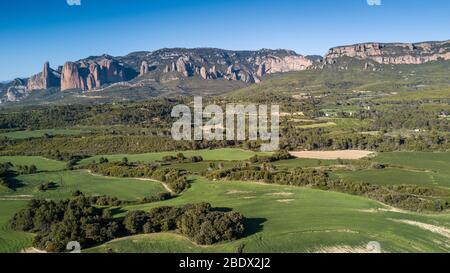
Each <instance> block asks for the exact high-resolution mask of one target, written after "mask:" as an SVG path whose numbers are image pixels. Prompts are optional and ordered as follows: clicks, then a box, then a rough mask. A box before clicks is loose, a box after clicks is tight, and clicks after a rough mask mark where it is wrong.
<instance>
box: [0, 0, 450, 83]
mask: <svg viewBox="0 0 450 273" xmlns="http://www.w3.org/2000/svg"><path fill="white" fill-rule="evenodd" d="M66 1H68V0H46V1H45V0H41V1H39V0H5V1H0V37H1V40H0V81H3V80H9V79H13V78H15V77H24V76H29V75H31V74H34V73H36V72H38V71H39V70H41V68H42V65H43V63H44V62H45V61H47V60H48V61H50V63H51V65H52V66H53V67H56V66H58V65H61V64H63V63H64V62H65V61H67V60H78V59H80V58H84V57H87V56H91V55H100V54H103V53H108V54H111V55H125V54H127V53H129V52H132V51H140V50H155V49H159V48H163V47H219V48H226V49H260V48H287V49H293V50H295V51H297V52H298V53H301V54H305V55H306V54H319V55H323V54H325V52H326V51H327V50H328V49H329V48H330V47H333V46H337V45H344V44H353V43H358V42H368V41H382V42H397V41H398V42H416V41H428V40H447V39H450V16H448V14H449V13H450V1H448V0H429V1H426V0H421V1H419V0H381V5H380V6H370V5H368V3H367V0H277V1H276V0H184V1H183V0H81V5H79V6H77V5H72V6H70V5H68V3H67V2H66ZM69 1H78V0H69ZM370 1H379V0H370Z"/></svg>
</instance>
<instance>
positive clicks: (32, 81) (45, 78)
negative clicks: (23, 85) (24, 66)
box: [27, 62, 61, 90]
mask: <svg viewBox="0 0 450 273" xmlns="http://www.w3.org/2000/svg"><path fill="white" fill-rule="evenodd" d="M60 79H61V75H60V73H59V72H58V71H55V70H53V69H51V68H50V63H49V62H46V63H45V64H44V68H43V69H42V72H41V73H39V74H36V75H34V76H31V77H30V78H29V79H28V85H27V88H28V90H40V89H48V88H51V87H58V86H59V85H60Z"/></svg>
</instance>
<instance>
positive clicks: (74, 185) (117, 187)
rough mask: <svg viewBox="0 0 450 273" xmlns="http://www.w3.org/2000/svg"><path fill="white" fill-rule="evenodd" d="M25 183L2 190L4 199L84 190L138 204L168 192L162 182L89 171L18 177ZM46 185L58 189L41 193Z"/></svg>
mask: <svg viewBox="0 0 450 273" xmlns="http://www.w3.org/2000/svg"><path fill="white" fill-rule="evenodd" d="M15 179H16V180H17V181H19V183H21V184H23V185H22V186H20V187H19V188H17V189H16V190H15V191H12V190H9V191H5V190H4V191H0V198H2V197H4V198H5V197H8V198H11V197H13V196H27V197H28V198H32V197H33V198H46V199H57V200H60V199H65V198H68V197H70V196H71V195H72V193H73V192H75V191H77V190H80V191H82V192H83V193H84V194H86V195H109V196H113V197H117V198H119V199H121V200H129V201H135V200H137V199H139V198H142V197H149V196H153V195H155V194H158V193H162V192H165V190H164V188H163V186H162V185H161V184H160V183H159V182H153V181H146V180H138V179H133V178H112V177H102V176H95V175H91V174H90V173H88V172H87V171H84V170H83V171H61V172H48V173H38V174H32V175H21V176H18V177H16V178H15ZM44 182H55V183H57V185H58V187H57V188H56V189H54V190H49V191H46V192H39V191H37V190H36V188H37V186H39V185H40V184H42V183H44Z"/></svg>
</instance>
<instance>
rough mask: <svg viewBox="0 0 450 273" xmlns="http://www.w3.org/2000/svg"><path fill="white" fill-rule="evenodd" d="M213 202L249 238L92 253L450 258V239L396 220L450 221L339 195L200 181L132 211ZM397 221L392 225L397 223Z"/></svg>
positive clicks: (149, 238) (172, 238)
mask: <svg viewBox="0 0 450 273" xmlns="http://www.w3.org/2000/svg"><path fill="white" fill-rule="evenodd" d="M193 202H210V203H211V204H212V205H213V206H214V207H223V208H233V209H235V210H237V211H239V212H241V213H243V214H244V215H245V216H246V217H247V218H248V221H247V226H248V236H247V237H245V238H243V239H241V240H238V241H235V242H231V243H223V244H219V245H214V246H210V247H200V246H195V245H194V244H193V243H191V242H189V241H188V240H186V239H184V238H180V237H179V236H177V235H174V234H153V235H140V236H137V237H130V238H126V239H120V240H117V241H113V242H110V243H107V244H104V245H102V246H100V247H97V248H94V249H90V250H89V251H90V252H97V251H98V252H104V251H105V250H106V249H108V248H111V249H113V251H115V252H235V251H236V249H237V248H238V247H242V246H243V247H244V252H252V253H254V252H315V251H326V250H328V249H329V248H330V247H337V246H340V247H347V248H349V249H351V248H364V247H365V246H366V244H367V243H368V242H370V241H374V240H375V241H379V242H380V243H381V245H382V248H383V250H384V251H386V252H421V251H427V252H448V251H449V250H450V248H449V245H448V243H449V238H447V237H445V236H443V235H439V234H436V233H433V232H431V231H428V230H425V229H423V228H420V227H417V226H413V225H410V224H405V223H400V222H396V221H395V220H410V221H416V222H420V223H428V224H432V225H438V226H447V228H448V223H449V222H448V219H449V216H448V215H442V216H421V215H418V214H413V213H398V212H392V211H382V210H378V209H381V208H383V207H384V206H383V205H381V204H379V203H377V202H374V201H371V200H368V199H365V198H361V197H356V196H349V195H345V194H340V193H334V192H324V191H319V190H311V189H303V188H295V187H286V186H278V185H262V184H255V183H245V182H209V181H207V180H205V179H203V178H197V179H196V181H195V182H194V183H193V185H192V188H191V189H189V190H188V191H187V192H185V193H184V194H183V195H182V196H181V197H179V198H176V199H172V200H169V201H165V202H161V203H155V204H147V205H140V206H131V207H127V208H126V209H127V210H149V209H150V208H152V207H158V206H163V205H176V206H178V205H183V204H186V203H193ZM392 219H393V220H392Z"/></svg>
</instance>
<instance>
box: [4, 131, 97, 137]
mask: <svg viewBox="0 0 450 273" xmlns="http://www.w3.org/2000/svg"><path fill="white" fill-rule="evenodd" d="M86 133H89V131H85V130H79V129H48V130H35V131H31V130H29V131H14V132H8V133H0V137H7V138H11V139H27V138H39V137H43V136H45V135H49V136H57V135H64V136H76V135H81V134H86Z"/></svg>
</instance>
